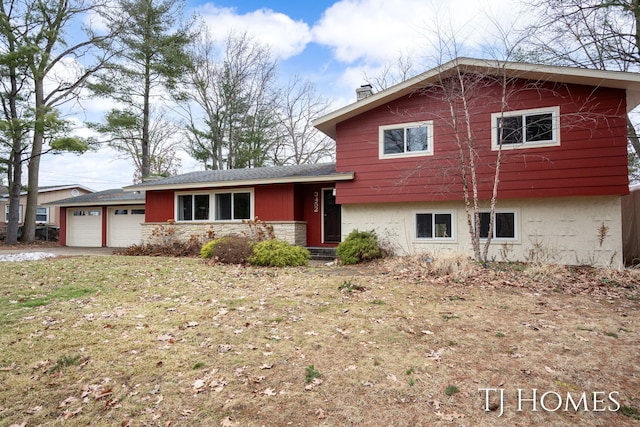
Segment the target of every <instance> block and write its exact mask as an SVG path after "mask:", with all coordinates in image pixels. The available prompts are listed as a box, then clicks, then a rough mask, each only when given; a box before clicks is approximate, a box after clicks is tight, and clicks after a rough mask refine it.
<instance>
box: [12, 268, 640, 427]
mask: <svg viewBox="0 0 640 427" xmlns="http://www.w3.org/2000/svg"><path fill="white" fill-rule="evenodd" d="M5 264H6V265H3V274H2V277H1V278H0V346H1V348H2V352H1V353H0V424H2V425H13V424H16V425H29V426H31V425H92V426H113V425H120V426H142V425H154V426H156V425H162V426H193V425H206V426H235V425H237V426H262V425H268V426H280V425H296V426H297V425H314V426H316V425H326V426H345V425H371V426H392V425H393V426H420V425H424V426H427V425H509V426H517V425H521V426H530V425H545V426H548V425H582V426H600V425H602V426H608V425H618V426H619V425H637V424H638V421H637V418H640V416H639V415H638V412H637V410H638V408H640V392H639V390H640V364H639V362H638V357H637V356H638V352H639V350H640V314H639V312H638V308H639V305H640V286H639V285H638V282H639V279H638V275H637V274H636V273H635V272H634V271H625V272H615V271H605V270H597V269H590V268H572V269H568V268H552V267H548V268H546V269H542V268H539V269H537V270H536V269H533V268H531V269H529V268H528V267H526V266H523V265H516V264H509V265H505V264H496V265H489V266H487V267H486V268H483V267H480V266H476V265H473V266H471V267H469V268H466V267H465V268H463V269H458V270H455V269H454V270H450V271H448V272H447V274H443V273H442V272H440V273H437V272H436V271H435V269H434V266H433V265H431V264H430V263H425V262H424V261H420V260H415V259H409V258H403V259H393V260H385V261H384V262H379V263H375V264H369V265H366V266H359V267H336V266H326V265H316V266H313V267H307V268H296V269H262V268H248V267H239V266H208V265H205V264H204V263H202V262H200V261H198V260H194V259H170V258H145V257H124V256H100V257H97V256H95V257H92V256H85V257H70V258H64V259H48V260H42V261H34V262H22V263H5ZM489 389H490V390H489ZM501 393H502V396H503V399H502V400H500V395H501ZM534 398H535V399H534ZM532 399H534V400H532ZM534 405H535V410H534ZM518 406H520V407H518Z"/></svg>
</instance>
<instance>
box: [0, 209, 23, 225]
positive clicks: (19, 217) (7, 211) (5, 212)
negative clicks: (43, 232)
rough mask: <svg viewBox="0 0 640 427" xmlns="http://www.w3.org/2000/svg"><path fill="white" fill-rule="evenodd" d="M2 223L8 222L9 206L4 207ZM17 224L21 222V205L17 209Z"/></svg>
mask: <svg viewBox="0 0 640 427" xmlns="http://www.w3.org/2000/svg"><path fill="white" fill-rule="evenodd" d="M4 222H9V205H4ZM18 222H22V205H19V207H18Z"/></svg>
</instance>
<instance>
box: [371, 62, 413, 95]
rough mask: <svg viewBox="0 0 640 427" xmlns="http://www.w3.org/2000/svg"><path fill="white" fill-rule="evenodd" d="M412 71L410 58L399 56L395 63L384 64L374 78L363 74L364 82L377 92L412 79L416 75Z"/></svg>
mask: <svg viewBox="0 0 640 427" xmlns="http://www.w3.org/2000/svg"><path fill="white" fill-rule="evenodd" d="M414 69H415V64H414V62H413V60H412V57H411V56H402V55H401V56H399V57H398V59H397V60H396V61H395V62H387V63H385V64H384V65H383V68H382V70H381V71H380V72H379V73H378V74H377V75H375V76H369V75H368V74H367V73H366V72H365V74H364V80H365V82H366V83H367V84H368V85H370V86H371V88H372V89H373V90H374V91H376V92H379V91H381V90H385V89H387V88H388V87H390V86H393V85H394V84H396V83H399V82H402V81H405V80H408V79H409V78H410V77H413V76H414V75H415V74H416V72H415V70H414Z"/></svg>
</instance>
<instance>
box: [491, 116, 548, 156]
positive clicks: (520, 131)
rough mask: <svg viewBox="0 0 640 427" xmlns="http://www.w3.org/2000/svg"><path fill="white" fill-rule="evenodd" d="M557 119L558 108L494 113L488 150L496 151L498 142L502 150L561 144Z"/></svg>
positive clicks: (498, 146)
mask: <svg viewBox="0 0 640 427" xmlns="http://www.w3.org/2000/svg"><path fill="white" fill-rule="evenodd" d="M559 116H560V107H550V108H537V109H533V110H521V111H508V112H502V113H493V114H492V115H491V126H492V132H491V148H492V149H493V150H498V149H499V148H500V142H502V149H503V150H513V149H519V148H535V147H549V146H557V145H560V129H559V124H560V119H559ZM501 125H502V126H501ZM501 137H502V138H501Z"/></svg>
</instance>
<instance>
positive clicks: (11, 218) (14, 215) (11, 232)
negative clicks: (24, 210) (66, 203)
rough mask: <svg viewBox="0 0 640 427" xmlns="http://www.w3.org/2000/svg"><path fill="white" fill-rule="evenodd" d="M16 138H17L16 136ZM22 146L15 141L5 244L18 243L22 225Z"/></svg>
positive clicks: (10, 171)
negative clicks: (19, 227)
mask: <svg viewBox="0 0 640 427" xmlns="http://www.w3.org/2000/svg"><path fill="white" fill-rule="evenodd" d="M14 138H16V136H14ZM21 154H22V144H21V143H20V142H17V141H15V140H14V143H13V147H12V150H11V158H10V160H9V161H10V165H9V215H8V218H7V234H6V236H5V243H6V244H8V245H15V244H16V243H18V226H19V224H20V193H21V191H22V155H21Z"/></svg>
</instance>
